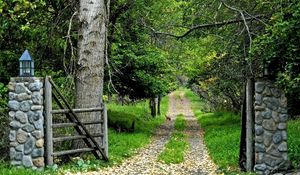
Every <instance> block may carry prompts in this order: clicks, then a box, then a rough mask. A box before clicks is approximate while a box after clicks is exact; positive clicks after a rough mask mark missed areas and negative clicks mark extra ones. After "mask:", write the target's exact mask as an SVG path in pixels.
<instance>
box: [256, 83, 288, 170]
mask: <svg viewBox="0 0 300 175" xmlns="http://www.w3.org/2000/svg"><path fill="white" fill-rule="evenodd" d="M254 109H255V166H254V171H255V172H256V173H258V174H271V173H272V172H276V171H278V170H279V171H280V170H286V169H287V168H288V166H289V161H288V153H287V149H288V146H287V120H288V114H287V99H286V97H285V94H284V93H283V92H282V91H281V90H279V89H278V88H277V87H275V86H274V85H273V84H272V83H271V82H268V81H264V80H260V81H258V82H256V83H255V103H254Z"/></svg>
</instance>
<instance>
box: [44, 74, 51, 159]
mask: <svg viewBox="0 0 300 175" xmlns="http://www.w3.org/2000/svg"><path fill="white" fill-rule="evenodd" d="M49 78H50V77H48V76H46V79H45V126H46V128H45V129H46V154H45V155H46V164H47V165H53V156H52V153H53V142H52V114H51V111H52V89H51V84H50V82H49Z"/></svg>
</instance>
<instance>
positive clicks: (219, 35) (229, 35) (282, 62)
mask: <svg viewBox="0 0 300 175" xmlns="http://www.w3.org/2000/svg"><path fill="white" fill-rule="evenodd" d="M298 7H299V2H297V1H272V2H269V1H261V0H258V1H251V2H248V1H237V2H235V1H228V2H226V1H213V2H211V1H201V2H198V1H193V0H190V1H176V0H170V1H169V0H168V1H163V2H162V1H145V0H138V1H130V0H128V1H125V0H124V1H115V0H112V1H110V4H109V11H110V12H109V22H108V23H107V27H108V37H107V53H106V61H105V62H106V66H105V67H106V68H105V88H104V91H105V93H104V94H106V95H111V94H118V95H119V96H120V97H125V96H126V97H128V98H129V99H130V100H136V99H143V98H151V97H156V96H161V95H164V94H166V93H167V92H169V91H170V90H172V89H174V88H176V86H177V85H178V84H177V83H176V82H180V83H182V84H186V83H187V84H188V85H189V86H191V87H193V89H194V90H196V91H197V92H198V93H199V95H201V96H202V97H204V98H206V99H207V100H208V101H209V102H210V103H211V104H212V105H213V107H215V108H228V109H233V110H239V108H240V104H241V96H242V91H243V84H244V82H245V79H246V78H247V77H260V76H261V75H262V73H263V71H262V69H267V70H268V72H269V76H270V77H272V78H273V79H274V80H276V81H277V83H278V84H280V85H281V86H282V87H283V88H284V90H285V91H286V92H287V93H288V94H289V97H292V98H293V100H292V101H291V102H294V101H298V97H299V55H298V54H299V52H298V47H297V46H298V45H299V43H298V37H299V34H298V33H299V31H298V30H297V27H298V21H299V20H298V16H299V11H298ZM77 10H78V4H77V3H76V2H75V1H72V0H71V1H69V0H59V1H58V0H57V1H56V0H53V1H52V0H51V1H43V0H40V1H34V2H31V1H24V0H17V1H2V2H1V4H0V11H1V18H0V20H1V28H0V29H1V30H0V36H1V41H0V42H1V44H0V47H1V48H0V57H1V60H0V61H1V64H0V66H1V69H0V70H1V71H0V77H1V79H0V82H1V95H2V96H1V97H2V99H3V98H4V100H1V104H2V106H5V96H6V94H7V93H6V88H5V85H6V84H7V83H8V81H9V77H12V76H17V75H18V69H16V68H17V67H18V58H19V57H20V55H21V54H22V52H23V51H24V50H25V49H28V50H29V51H30V53H31V54H32V56H33V58H34V60H35V64H36V66H35V67H36V71H37V76H42V75H46V74H47V75H52V76H54V77H63V76H64V77H67V76H71V77H72V76H73V77H74V76H76V66H77V59H76V58H77V41H78V26H79V25H80V24H79V21H78V15H77ZM292 105H293V104H291V106H292Z"/></svg>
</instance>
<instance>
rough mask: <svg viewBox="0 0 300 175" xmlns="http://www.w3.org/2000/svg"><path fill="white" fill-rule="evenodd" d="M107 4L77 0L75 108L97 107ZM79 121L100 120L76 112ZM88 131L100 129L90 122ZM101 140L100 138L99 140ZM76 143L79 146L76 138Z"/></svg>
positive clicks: (101, 90) (101, 72)
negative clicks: (77, 30) (78, 6)
mask: <svg viewBox="0 0 300 175" xmlns="http://www.w3.org/2000/svg"><path fill="white" fill-rule="evenodd" d="M106 19H107V13H106V5H105V2H104V0H80V8H79V21H80V25H81V26H80V30H79V38H78V62H77V72H76V80H75V81H76V101H75V105H76V107H77V108H86V107H99V106H100V105H101V102H102V92H103V76H104V59H105V48H106V47H105V40H106ZM79 117H80V119H81V120H82V121H85V122H87V121H95V120H100V115H97V114H93V113H90V114H82V115H79ZM88 129H89V130H90V132H91V133H96V132H97V133H99V129H100V128H99V127H97V126H96V125H94V126H93V125H92V126H89V128H88ZM98 141H99V143H100V140H98ZM75 146H76V147H80V146H82V142H77V143H76V144H75Z"/></svg>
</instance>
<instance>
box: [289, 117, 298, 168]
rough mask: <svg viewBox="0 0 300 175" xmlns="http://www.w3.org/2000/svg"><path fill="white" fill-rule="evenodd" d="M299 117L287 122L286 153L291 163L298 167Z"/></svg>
mask: <svg viewBox="0 0 300 175" xmlns="http://www.w3.org/2000/svg"><path fill="white" fill-rule="evenodd" d="M299 133H300V119H297V120H290V121H289V122H288V154H289V159H290V161H291V163H292V165H293V166H294V167H295V168H299V167H300V137H299Z"/></svg>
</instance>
